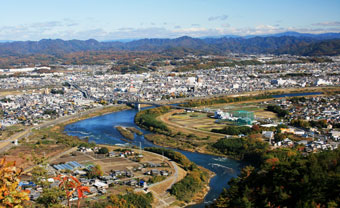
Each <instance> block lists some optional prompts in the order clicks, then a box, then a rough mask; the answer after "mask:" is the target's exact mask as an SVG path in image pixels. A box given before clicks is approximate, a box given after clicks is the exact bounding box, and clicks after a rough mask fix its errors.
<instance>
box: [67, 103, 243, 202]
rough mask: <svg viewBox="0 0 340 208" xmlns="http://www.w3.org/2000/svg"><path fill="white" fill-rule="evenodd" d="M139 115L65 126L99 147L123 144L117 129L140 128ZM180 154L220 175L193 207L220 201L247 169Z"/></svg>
mask: <svg viewBox="0 0 340 208" xmlns="http://www.w3.org/2000/svg"><path fill="white" fill-rule="evenodd" d="M137 112H138V111H137V110H134V109H131V110H124V111H119V112H114V113H110V114H106V115H103V116H98V117H94V118H89V119H86V120H82V121H79V122H76V123H72V124H69V125H67V126H66V127H65V132H66V133H67V134H68V135H72V136H78V137H80V138H86V137H88V138H89V141H93V142H96V143H97V144H122V143H125V142H124V141H123V140H121V138H122V136H121V135H120V133H119V132H118V131H117V130H116V128H114V127H115V126H126V127H136V128H138V129H140V128H139V127H138V126H137V125H136V124H135V123H134V117H135V115H136V113H137ZM140 130H141V131H142V132H143V133H150V132H148V131H146V130H143V129H140ZM132 142H133V144H134V145H136V146H139V145H140V144H141V145H142V147H153V146H156V145H154V144H152V143H151V142H148V141H147V140H145V139H144V136H138V135H137V136H136V137H135V139H134V141H132ZM176 151H178V152H181V153H182V154H184V155H185V156H186V157H187V158H189V159H190V160H191V161H192V162H194V163H196V164H197V165H200V166H203V167H205V168H207V169H209V170H211V171H213V172H214V173H215V174H216V176H215V177H213V178H212V179H211V181H210V184H209V185H210V191H209V193H208V194H207V195H206V197H205V199H204V203H201V204H197V205H193V206H190V207H204V205H205V204H206V203H209V202H211V201H212V200H214V199H216V198H217V197H218V196H219V195H220V193H221V192H222V191H223V189H224V188H226V187H228V181H229V180H230V179H231V178H233V177H236V176H237V175H238V174H239V172H240V169H241V168H242V166H243V163H242V162H240V161H236V160H233V159H229V158H225V157H217V156H212V155H206V154H200V153H196V152H187V151H182V150H177V149H176Z"/></svg>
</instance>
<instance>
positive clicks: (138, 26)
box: [0, 0, 340, 41]
mask: <svg viewBox="0 0 340 208" xmlns="http://www.w3.org/2000/svg"><path fill="white" fill-rule="evenodd" d="M1 8H2V12H1V13H0V19H1V20H2V21H1V22H0V40H40V39H44V38H51V39H56V38H61V39H65V40H69V39H80V40H85V39H91V38H94V39H97V40H101V41H104V40H119V39H139V38H176V37H180V36H184V35H187V36H191V37H206V36H223V35H241V36H245V35H263V34H273V33H280V32H286V31H296V32H302V33H326V32H340V12H339V11H340V1H334V0H323V1H319V0H299V1H294V0H275V1H273V0H257V1H254V0H241V1H233V0H211V1H206V0H186V1H180V0H164V1H159V0H143V1H141V0H112V1H111V0H98V1H91V0H72V1H69V0H58V1H46V0H31V1H26V0H13V1H6V2H3V3H2V4H1Z"/></svg>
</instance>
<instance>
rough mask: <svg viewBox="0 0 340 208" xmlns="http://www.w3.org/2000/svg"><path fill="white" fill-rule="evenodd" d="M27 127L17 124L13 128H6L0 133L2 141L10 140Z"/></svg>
mask: <svg viewBox="0 0 340 208" xmlns="http://www.w3.org/2000/svg"><path fill="white" fill-rule="evenodd" d="M24 129H25V127H24V126H23V125H21V124H15V125H13V126H9V127H6V128H5V129H4V130H1V131H0V140H4V139H8V138H9V137H11V136H12V135H13V134H15V133H18V132H21V131H23V130H24Z"/></svg>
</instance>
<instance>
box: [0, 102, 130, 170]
mask: <svg viewBox="0 0 340 208" xmlns="http://www.w3.org/2000/svg"><path fill="white" fill-rule="evenodd" d="M126 109H129V108H128V107H127V106H124V105H120V106H107V107H102V108H99V109H90V110H88V111H85V112H81V113H79V114H76V115H72V116H68V117H61V118H58V119H55V120H51V121H46V122H44V123H42V124H40V125H38V126H34V127H28V128H26V129H25V131H23V132H19V133H18V135H13V137H11V138H10V139H8V141H6V142H3V143H2V144H3V145H4V147H3V149H4V151H3V152H2V155H1V157H6V159H7V160H8V161H16V164H17V166H18V167H21V168H23V169H27V168H29V167H30V166H33V165H34V164H35V163H36V162H37V161H36V160H38V159H44V160H48V159H49V158H54V157H55V156H57V155H59V154H62V153H63V152H65V151H68V150H69V149H71V148H72V147H74V146H77V145H78V144H80V143H83V142H86V141H84V140H81V139H79V138H78V137H74V136H69V135H67V134H66V133H65V132H64V127H65V126H66V125H68V124H71V123H74V122H78V121H80V120H84V119H87V118H90V117H96V116H101V115H105V114H108V113H112V112H116V111H121V110H126ZM14 139H18V143H19V144H18V145H14V144H13V143H12V141H13V140H14ZM6 145H7V146H8V147H7V146H6ZM5 146H6V147H5Z"/></svg>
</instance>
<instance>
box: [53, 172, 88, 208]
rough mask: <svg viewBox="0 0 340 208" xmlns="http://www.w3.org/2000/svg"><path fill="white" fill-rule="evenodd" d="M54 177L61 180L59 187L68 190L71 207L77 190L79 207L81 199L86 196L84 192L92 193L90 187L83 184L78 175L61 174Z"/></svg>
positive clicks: (68, 203) (68, 201)
mask: <svg viewBox="0 0 340 208" xmlns="http://www.w3.org/2000/svg"><path fill="white" fill-rule="evenodd" d="M54 179H55V180H58V181H60V184H59V187H60V188H62V189H63V190H64V191H65V192H66V197H67V205H68V207H71V205H70V199H71V196H72V194H73V193H74V192H77V194H78V208H79V207H80V200H81V199H82V198H85V197H86V196H85V195H84V193H85V192H88V193H91V192H90V189H89V187H87V186H82V184H81V182H80V181H79V180H78V179H77V178H76V177H73V176H62V175H59V176H57V177H55V178H54Z"/></svg>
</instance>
